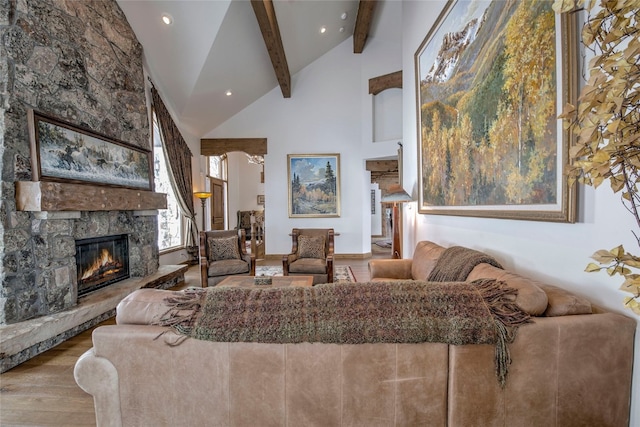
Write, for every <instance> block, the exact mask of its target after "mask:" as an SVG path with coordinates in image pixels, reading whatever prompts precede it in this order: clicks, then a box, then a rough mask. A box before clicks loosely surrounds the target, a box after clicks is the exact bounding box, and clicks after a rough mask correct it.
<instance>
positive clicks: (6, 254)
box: [0, 0, 159, 324]
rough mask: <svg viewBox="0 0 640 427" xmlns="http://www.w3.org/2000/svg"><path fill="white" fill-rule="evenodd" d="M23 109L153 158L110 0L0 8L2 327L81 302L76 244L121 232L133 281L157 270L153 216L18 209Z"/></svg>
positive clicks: (30, 1) (135, 79)
mask: <svg viewBox="0 0 640 427" xmlns="http://www.w3.org/2000/svg"><path fill="white" fill-rule="evenodd" d="M29 109H33V110H35V111H39V112H42V113H44V114H47V115H50V116H54V117H58V118H59V119H61V120H64V121H66V122H70V123H74V124H77V125H78V126H81V127H85V128H89V129H91V130H93V131H94V132H96V133H99V134H103V135H105V136H108V137H111V138H113V139H116V140H120V141H124V142H127V143H129V144H132V145H135V146H137V147H141V148H143V149H145V150H151V142H150V131H149V120H148V112H147V102H146V96H145V82H144V74H143V68H142V46H141V45H140V43H139V42H138V40H137V38H136V36H135V34H134V33H133V31H132V30H131V28H130V26H129V24H128V22H127V20H126V17H125V15H124V14H123V13H122V11H121V10H120V8H119V6H118V4H117V3H116V1H115V0H0V158H1V160H2V161H1V163H0V167H1V175H2V187H1V188H0V239H1V242H0V280H1V282H0V283H1V284H0V324H9V323H16V322H20V321H23V320H27V319H30V318H34V317H38V316H43V315H47V314H51V313H55V312H58V311H61V310H64V309H66V308H69V307H71V306H73V305H75V304H76V303H77V296H76V295H77V278H76V274H77V272H76V265H75V247H74V241H75V239H79V238H88V237H98V236H103V235H111V234H122V233H127V234H129V248H130V252H131V253H130V255H131V260H130V268H131V275H132V276H134V277H143V276H146V275H149V274H152V273H154V272H155V271H156V270H157V268H158V260H159V258H158V249H157V244H156V240H157V233H158V230H157V228H158V225H157V219H156V216H154V215H145V214H142V215H138V214H137V213H136V212H132V211H115V212H93V211H91V212H81V213H75V214H71V215H68V214H61V213H52V212H39V213H33V212H20V211H17V210H16V202H15V182H16V181H28V180H31V179H32V168H33V167H35V165H32V164H31V160H30V158H31V154H30V153H31V151H30V150H31V145H30V141H29V128H28V123H27V111H28V110H29Z"/></svg>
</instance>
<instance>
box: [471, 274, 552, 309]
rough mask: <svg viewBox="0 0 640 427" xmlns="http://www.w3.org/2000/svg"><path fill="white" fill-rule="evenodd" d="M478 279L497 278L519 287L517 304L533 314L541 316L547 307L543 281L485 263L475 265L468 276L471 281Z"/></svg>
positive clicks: (512, 286)
mask: <svg viewBox="0 0 640 427" xmlns="http://www.w3.org/2000/svg"><path fill="white" fill-rule="evenodd" d="M476 279H496V280H499V281H501V282H504V283H506V285H507V286H509V287H511V288H514V289H517V290H518V296H517V297H516V304H518V306H519V307H520V308H521V309H522V310H524V311H525V312H526V313H528V314H530V315H531V316H540V315H542V313H544V311H545V309H546V308H547V303H548V300H547V294H546V293H545V292H544V290H542V289H541V288H540V285H542V283H540V282H538V281H536V280H533V279H529V278H527V277H523V276H520V275H519V274H516V273H512V272H510V271H506V270H503V269H501V268H497V267H494V266H493V265H489V264H485V263H482V264H478V265H477V266H475V268H474V269H473V270H471V273H469V276H468V277H467V280H468V281H470V282H472V281H474V280H476Z"/></svg>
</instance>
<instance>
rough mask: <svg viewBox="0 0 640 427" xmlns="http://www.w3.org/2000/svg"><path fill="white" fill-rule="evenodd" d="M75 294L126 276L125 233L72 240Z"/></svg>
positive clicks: (93, 289) (126, 250)
mask: <svg viewBox="0 0 640 427" xmlns="http://www.w3.org/2000/svg"><path fill="white" fill-rule="evenodd" d="M76 267H77V271H78V297H81V296H83V295H86V294H88V293H89V292H93V291H95V290H97V289H100V288H103V287H105V286H108V285H110V284H112V283H115V282H118V281H120V280H124V279H126V278H128V277H129V239H128V237H127V235H126V234H120V235H116V236H104V237H95V238H91V239H82V240H76Z"/></svg>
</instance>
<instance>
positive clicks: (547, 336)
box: [75, 242, 636, 426]
mask: <svg viewBox="0 0 640 427" xmlns="http://www.w3.org/2000/svg"><path fill="white" fill-rule="evenodd" d="M443 250H444V248H442V247H440V246H438V245H436V244H434V243H431V242H420V243H419V244H418V245H417V247H416V251H415V254H414V258H413V260H372V261H371V262H370V271H371V275H372V281H374V282H375V281H393V280H399V279H414V280H424V279H425V278H426V277H427V276H428V275H429V273H430V271H431V270H432V269H433V267H434V265H435V261H436V260H437V258H438V257H439V256H440V255H441V254H442V252H443ZM480 277H488V278H494V277H495V278H498V279H499V280H501V281H504V282H505V283H507V284H508V285H509V286H511V287H515V288H517V289H518V297H517V299H516V303H517V304H518V305H519V306H520V307H521V308H522V310H524V311H526V312H528V313H529V314H531V315H532V316H534V321H533V322H532V323H530V324H527V325H524V326H522V327H521V328H520V329H519V330H518V332H517V336H516V339H515V341H514V342H513V343H512V344H510V345H509V349H510V352H511V357H512V361H513V362H512V364H511V365H510V367H509V375H508V378H507V381H506V385H505V386H504V388H502V387H501V386H500V385H499V383H498V381H496V374H495V368H494V363H493V360H494V351H495V347H494V346H492V345H487V344H480V345H448V344H443V343H417V344H403V343H375V344H328V343H298V344H264V343H249V342H210V341H200V340H196V339H192V338H188V339H186V340H184V341H183V342H181V343H180V344H179V345H175V346H171V345H167V341H171V340H172V339H174V338H175V336H173V335H172V334H164V335H161V334H162V333H163V332H166V331H167V328H165V327H160V326H152V325H151V324H152V323H154V322H155V321H157V320H158V318H159V317H161V316H162V315H163V314H164V313H165V312H166V310H167V307H166V305H165V303H164V298H165V297H166V296H167V295H170V294H172V292H171V291H161V290H151V289H143V290H139V291H136V292H135V293H133V294H131V295H130V296H128V297H127V298H125V299H124V300H123V301H122V302H121V303H120V305H119V306H118V314H117V319H116V320H117V323H118V324H117V325H113V326H102V327H99V328H97V329H96V330H95V331H94V334H93V343H94V347H93V348H92V349H90V350H89V351H87V352H86V353H85V354H84V355H83V356H81V357H80V359H79V360H78V362H77V364H76V368H75V377H76V381H77V383H78V384H79V385H80V387H82V388H83V389H84V390H85V391H87V392H88V393H90V394H92V395H93V396H94V400H95V407H96V418H97V421H98V425H99V426H151V425H153V426H272V425H273V426H352V425H362V426H417V425H421V426H627V425H628V424H629V407H630V390H631V373H632V363H633V343H634V334H635V329H636V322H635V320H632V319H630V318H627V317H625V316H623V315H620V314H616V313H612V312H606V311H604V310H601V309H598V308H596V307H592V306H591V304H590V303H589V302H588V301H586V300H584V299H583V298H580V297H578V296H576V295H573V294H570V293H568V292H565V291H563V290H562V289H559V288H555V287H552V286H549V285H545V284H542V283H539V282H536V281H533V280H530V279H527V278H525V277H522V276H519V275H517V274H514V273H512V272H509V271H505V270H501V269H498V268H496V267H493V266H490V265H488V264H480V265H478V266H476V267H475V268H474V269H473V271H472V272H471V274H470V275H469V278H468V280H473V279H474V278H480ZM323 286H327V285H323Z"/></svg>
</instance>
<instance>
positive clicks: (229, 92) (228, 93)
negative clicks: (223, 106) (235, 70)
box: [225, 89, 233, 96]
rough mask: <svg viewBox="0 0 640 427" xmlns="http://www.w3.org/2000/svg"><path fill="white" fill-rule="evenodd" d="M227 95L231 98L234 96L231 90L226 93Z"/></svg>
mask: <svg viewBox="0 0 640 427" xmlns="http://www.w3.org/2000/svg"><path fill="white" fill-rule="evenodd" d="M225 95H227V96H231V95H233V92H231V89H229V90H228V91H226V92H225Z"/></svg>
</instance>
